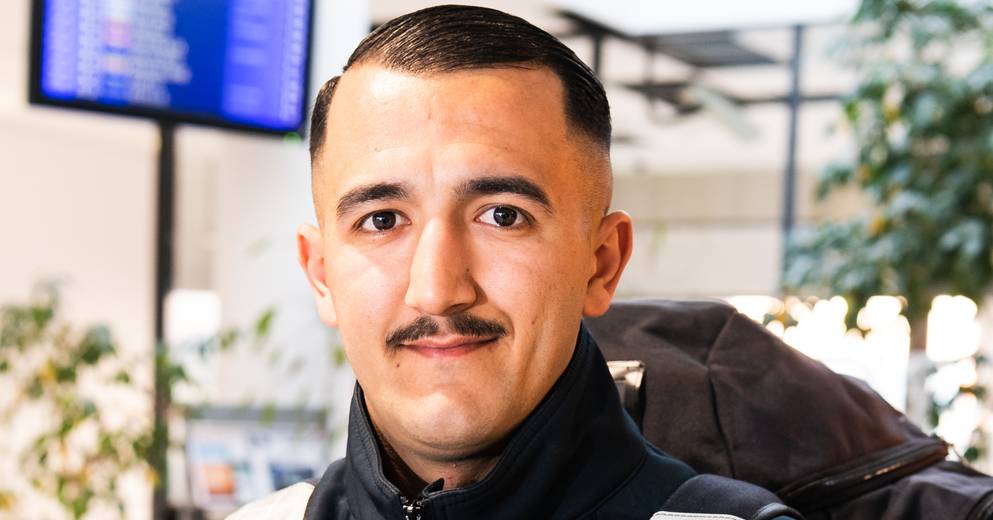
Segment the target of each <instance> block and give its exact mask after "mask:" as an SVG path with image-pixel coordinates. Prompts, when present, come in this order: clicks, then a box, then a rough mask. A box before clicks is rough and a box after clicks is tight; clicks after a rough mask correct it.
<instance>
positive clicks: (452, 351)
mask: <svg viewBox="0 0 993 520" xmlns="http://www.w3.org/2000/svg"><path fill="white" fill-rule="evenodd" d="M497 339H498V338H497V337H479V336H446V337H437V338H424V339H421V340H417V341H414V342H411V343H404V344H403V348H406V349H410V350H412V351H414V352H416V353H418V354H420V355H422V356H425V357H430V358H439V357H458V356H464V355H466V354H468V353H470V352H473V351H475V350H477V349H480V348H482V347H485V346H488V345H492V344H493V343H495V342H496V340H497Z"/></svg>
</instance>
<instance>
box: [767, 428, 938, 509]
mask: <svg viewBox="0 0 993 520" xmlns="http://www.w3.org/2000/svg"><path fill="white" fill-rule="evenodd" d="M947 455H948V444H946V443H945V442H944V441H942V440H940V439H936V438H932V439H931V440H930V442H928V441H918V442H916V443H912V444H910V445H909V446H898V447H896V448H895V449H894V448H891V449H889V450H887V452H886V454H885V455H883V456H882V457H880V458H877V459H875V460H871V461H870V462H868V463H866V464H863V465H861V466H856V467H854V468H850V469H847V470H841V471H838V472H836V473H830V474H828V475H827V476H824V477H821V478H816V479H812V480H808V481H806V482H804V481H801V482H798V483H794V484H791V485H789V486H786V487H785V488H782V489H780V490H779V491H777V493H776V494H777V495H779V496H780V498H782V499H783V501H784V502H786V503H787V504H789V505H790V506H792V507H794V508H796V509H799V510H801V511H804V510H808V511H809V510H816V509H821V508H824V507H830V506H831V505H833V504H836V503H839V502H843V501H845V500H849V499H851V498H853V497H856V496H860V495H863V494H865V493H868V492H869V491H872V490H874V489H877V488H879V487H881V486H884V485H886V484H888V483H890V482H893V481H895V480H897V479H899V478H902V477H904V476H906V475H910V474H913V473H916V472H918V471H920V470H922V469H924V468H926V467H928V466H930V465H932V464H935V463H938V462H940V461H942V460H944V459H945V457H946V456H947Z"/></svg>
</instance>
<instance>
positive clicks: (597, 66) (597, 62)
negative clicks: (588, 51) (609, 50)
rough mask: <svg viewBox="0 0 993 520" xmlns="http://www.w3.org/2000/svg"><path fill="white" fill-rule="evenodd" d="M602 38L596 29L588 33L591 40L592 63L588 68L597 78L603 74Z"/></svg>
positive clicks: (601, 34)
mask: <svg viewBox="0 0 993 520" xmlns="http://www.w3.org/2000/svg"><path fill="white" fill-rule="evenodd" d="M603 36H604V35H603V33H602V32H600V31H598V30H596V29H592V30H591V31H590V38H591V39H592V40H593V59H592V60H590V61H591V62H592V63H590V68H591V69H593V74H596V76H597V77H598V78H600V77H602V74H603V70H602V67H603Z"/></svg>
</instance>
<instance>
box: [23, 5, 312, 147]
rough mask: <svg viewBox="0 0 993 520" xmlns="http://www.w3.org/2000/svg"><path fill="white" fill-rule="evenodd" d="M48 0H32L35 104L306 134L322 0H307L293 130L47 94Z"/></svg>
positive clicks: (30, 94) (255, 131) (31, 91)
mask: <svg viewBox="0 0 993 520" xmlns="http://www.w3.org/2000/svg"><path fill="white" fill-rule="evenodd" d="M47 1H48V0H31V42H30V59H29V62H30V63H29V71H28V102H29V103H30V104H32V105H39V106H49V107H58V108H69V109H74V110H82V111H86V112H91V113H94V112H96V113H102V114H112V115H118V116H127V117H137V118H142V119H150V120H152V121H158V122H161V123H167V124H173V125H175V124H193V125H199V126H208V127H213V128H221V129H225V130H239V131H243V132H249V133H253V134H262V135H270V136H283V137H285V136H292V135H296V136H298V137H300V138H304V137H306V132H307V128H308V122H309V119H310V118H309V117H308V113H309V112H308V110H307V109H308V107H309V105H310V95H311V85H310V81H311V77H310V75H311V63H312V61H313V60H312V56H313V50H314V13H315V11H316V9H315V5H316V4H317V2H318V1H319V0H308V2H307V4H308V6H307V9H308V14H307V38H306V41H305V42H304V47H305V50H304V54H305V56H304V65H303V85H302V95H301V97H300V104H301V106H300V114H302V116H301V118H300V125H299V126H298V127H297V128H296V129H290V130H277V129H273V128H268V127H264V126H258V125H252V124H248V123H240V122H234V121H229V120H226V119H224V118H222V117H216V116H206V115H202V114H196V113H184V112H180V111H175V110H170V109H162V108H150V107H137V106H124V107H113V106H108V105H105V104H103V103H98V102H95V101H87V100H80V99H73V100H63V99H53V98H51V97H48V96H46V95H45V94H44V93H43V92H42V90H41V60H42V56H41V54H42V52H41V51H42V48H41V47H42V38H43V34H42V33H43V32H44V17H45V3H46V2H47Z"/></svg>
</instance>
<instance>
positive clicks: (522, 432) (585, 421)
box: [315, 325, 647, 520]
mask: <svg viewBox="0 0 993 520" xmlns="http://www.w3.org/2000/svg"><path fill="white" fill-rule="evenodd" d="M646 453H647V448H646V446H645V441H644V438H643V437H642V436H641V433H640V432H639V431H638V428H637V426H635V424H634V422H633V421H631V419H630V418H629V417H628V416H627V414H626V413H625V412H624V410H623V408H622V407H621V403H620V400H619V398H618V396H617V391H616V388H615V386H614V382H613V379H612V378H611V376H610V372H609V371H608V370H607V364H606V362H605V361H604V359H603V356H602V355H601V354H600V350H599V349H598V348H597V346H596V343H595V342H594V341H593V338H592V337H591V336H590V334H589V332H588V331H587V330H586V327H585V325H584V326H581V328H580V331H579V337H578V339H577V340H576V348H575V351H574V352H573V355H572V359H571V360H570V361H569V365H568V366H567V367H566V369H565V371H564V372H563V373H562V375H561V376H560V377H559V379H558V381H556V383H555V384H554V385H553V386H552V389H551V390H550V391H549V393H548V395H546V396H545V399H544V400H542V402H541V404H539V405H538V407H537V408H536V409H535V410H534V411H533V412H531V414H530V415H529V416H528V417H527V418H526V419H525V420H524V422H523V423H522V424H521V425H520V426H519V427H518V428H517V430H516V431H515V432H514V433H513V434H512V437H511V439H510V441H509V442H508V444H507V447H506V448H505V450H504V453H503V454H502V455H501V457H500V460H499V462H497V464H496V466H495V467H494V468H493V470H492V471H490V473H489V474H488V475H487V476H486V477H485V478H483V479H482V480H481V481H479V482H477V483H475V484H472V485H470V486H467V487H464V488H460V489H453V490H448V491H440V486H439V484H440V481H439V482H436V483H434V484H431V485H429V486H428V487H427V488H426V489H425V490H424V491H423V492H422V495H421V498H422V505H423V512H424V518H427V519H442V518H452V519H454V518H478V519H485V518H553V517H558V518H576V517H579V516H582V515H583V514H585V513H587V512H589V511H590V510H592V509H594V508H595V506H596V505H597V504H599V503H601V502H602V501H603V500H604V499H606V498H607V497H608V496H610V495H611V494H612V493H613V492H614V491H616V490H617V489H618V488H619V487H620V486H621V484H623V483H624V482H625V480H626V479H627V478H628V477H629V476H630V475H632V474H633V472H634V471H635V470H636V469H637V468H638V467H639V466H640V464H641V462H642V461H643V460H644V458H645V456H646ZM329 473H330V472H329ZM344 477H345V482H344V487H345V496H346V500H347V502H348V509H349V510H350V511H351V514H352V516H353V517H355V518H359V519H363V520H364V519H372V518H377V519H378V518H384V519H402V518H403V513H402V510H401V504H402V500H403V498H402V497H401V496H400V493H399V491H398V490H397V488H396V487H395V486H394V485H393V484H391V483H390V482H389V481H387V480H386V478H385V477H384V476H383V469H382V459H381V450H380V447H379V445H378V443H377V441H376V437H375V435H374V434H373V431H372V426H371V425H370V423H369V417H368V414H367V413H366V408H365V401H364V398H363V394H362V389H361V387H359V385H358V384H356V386H355V394H354V397H353V399H352V406H351V412H350V416H349V426H348V441H347V448H346V455H345V473H344ZM328 480H330V479H329V475H325V477H324V478H323V479H322V480H321V482H320V483H319V484H318V486H317V490H316V491H317V492H315V496H320V495H322V493H319V492H320V491H321V488H322V487H330V486H332V485H334V484H335V483H333V482H329V481H328ZM338 485H340V483H339V484H338ZM411 498H416V497H411ZM317 506H318V507H317V508H316V509H317V511H320V512H322V513H323V514H320V518H324V517H325V516H329V515H327V513H330V511H331V510H330V509H329V508H332V507H334V504H331V503H327V504H317Z"/></svg>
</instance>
